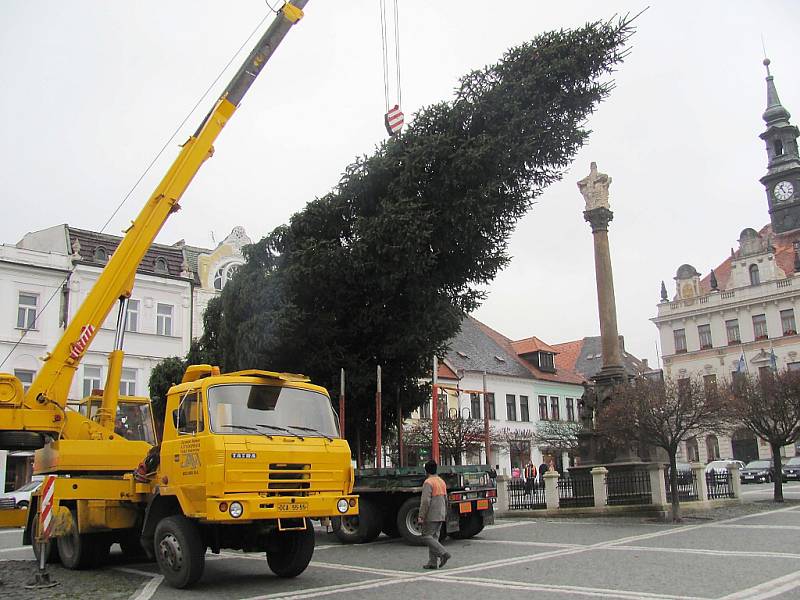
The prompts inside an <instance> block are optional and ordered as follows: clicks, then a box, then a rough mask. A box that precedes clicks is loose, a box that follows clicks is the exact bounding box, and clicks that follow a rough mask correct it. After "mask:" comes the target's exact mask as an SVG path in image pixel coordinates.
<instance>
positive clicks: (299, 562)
mask: <svg viewBox="0 0 800 600" xmlns="http://www.w3.org/2000/svg"><path fill="white" fill-rule="evenodd" d="M271 538H272V539H271V540H270V544H269V549H268V550H267V564H268V565H269V568H270V570H271V571H272V572H273V573H275V575H277V576H278V577H297V576H298V575H300V573H302V572H303V571H305V570H306V567H308V563H310V562H311V557H312V556H314V527H312V525H311V523H309V521H308V519H306V529H305V530H304V531H274V532H273V533H272V536H271Z"/></svg>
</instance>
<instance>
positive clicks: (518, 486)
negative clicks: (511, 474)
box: [507, 478, 547, 510]
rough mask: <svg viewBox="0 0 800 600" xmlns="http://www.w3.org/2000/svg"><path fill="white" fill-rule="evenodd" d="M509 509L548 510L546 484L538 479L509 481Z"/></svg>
mask: <svg viewBox="0 0 800 600" xmlns="http://www.w3.org/2000/svg"><path fill="white" fill-rule="evenodd" d="M507 489H508V509H509V510H536V509H540V508H547V502H546V501H545V496H544V483H540V482H539V481H538V480H536V479H530V480H528V481H525V480H524V479H519V478H516V479H510V480H509V481H508V487H507Z"/></svg>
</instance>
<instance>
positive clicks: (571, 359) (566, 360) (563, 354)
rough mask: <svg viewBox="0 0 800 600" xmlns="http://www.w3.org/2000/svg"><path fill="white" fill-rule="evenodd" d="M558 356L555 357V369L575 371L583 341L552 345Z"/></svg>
mask: <svg viewBox="0 0 800 600" xmlns="http://www.w3.org/2000/svg"><path fill="white" fill-rule="evenodd" d="M553 348H556V350H557V351H558V354H557V355H556V368H557V369H569V370H570V371H576V370H577V369H575V365H576V364H577V362H578V357H579V356H580V355H581V351H582V350H583V340H582V339H580V340H575V341H574V342H563V343H561V344H553Z"/></svg>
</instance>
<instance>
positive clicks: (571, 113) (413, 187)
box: [200, 18, 632, 444]
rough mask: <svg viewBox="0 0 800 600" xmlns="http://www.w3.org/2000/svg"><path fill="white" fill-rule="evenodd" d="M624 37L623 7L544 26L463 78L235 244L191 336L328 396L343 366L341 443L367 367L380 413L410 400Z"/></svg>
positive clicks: (588, 109)
mask: <svg viewBox="0 0 800 600" xmlns="http://www.w3.org/2000/svg"><path fill="white" fill-rule="evenodd" d="M631 32H632V28H631V25H630V22H629V20H627V19H625V18H623V19H615V20H613V21H609V22H595V23H590V24H587V25H586V26H584V27H581V28H579V29H575V30H561V31H553V32H549V33H545V34H542V35H539V36H538V37H536V38H535V39H534V40H532V41H531V42H529V43H525V44H522V45H521V46H518V47H515V48H512V49H510V50H508V51H507V52H506V54H505V56H503V58H502V59H501V60H500V61H499V62H498V63H497V64H494V65H490V66H487V67H484V68H483V69H480V70H476V71H473V72H471V73H469V74H467V75H466V76H464V77H463V78H462V79H461V81H460V84H459V85H458V87H457V89H456V90H455V97H454V99H453V100H452V101H450V102H441V103H439V104H435V105H432V106H429V107H427V108H424V109H422V110H420V111H419V112H418V113H417V114H416V115H415V116H414V118H413V119H412V120H411V124H410V125H408V126H407V127H406V129H405V131H404V132H403V134H402V135H401V136H399V137H396V138H391V139H389V140H388V141H386V142H385V143H383V144H381V145H380V147H379V148H377V150H376V151H375V153H374V154H373V155H371V156H365V157H363V158H360V159H358V160H356V161H355V162H354V163H353V164H351V165H350V166H349V167H347V169H346V171H345V173H344V175H343V176H342V179H341V181H340V183H339V185H338V186H337V187H336V189H335V190H333V191H332V192H330V193H329V194H327V195H325V196H324V197H322V198H317V199H316V200H314V201H313V202H310V203H309V204H308V205H307V206H306V207H305V209H304V210H302V211H301V212H299V213H297V214H295V215H294V216H293V217H292V218H291V221H290V223H289V224H288V225H285V226H281V227H278V228H277V229H275V230H274V231H273V232H272V233H270V234H269V235H268V236H267V237H265V238H264V239H262V240H261V241H260V242H258V243H256V244H253V245H252V246H250V247H248V248H246V249H245V254H246V258H247V262H246V264H245V265H244V266H243V267H242V268H241V269H240V271H239V272H238V274H237V275H236V277H235V278H234V279H233V280H232V281H230V282H229V283H228V285H227V286H226V287H225V289H224V291H223V293H222V295H221V297H220V298H219V299H218V300H216V301H215V302H213V303H212V304H211V305H210V307H209V310H210V311H212V314H213V316H214V318H213V319H207V320H206V326H207V327H208V326H209V325H211V328H210V329H207V331H206V333H205V336H204V338H203V339H202V340H201V343H200V347H202V348H203V350H204V351H205V352H209V353H211V354H213V355H216V356H218V357H221V360H222V363H223V364H222V367H223V368H224V369H226V370H233V369H240V368H264V369H270V370H285V371H293V372H303V373H306V374H308V375H310V376H311V377H312V379H313V381H315V382H317V383H319V384H321V385H325V386H327V387H328V388H329V389H330V390H331V392H332V394H334V395H336V394H338V388H339V369H340V368H342V367H343V368H345V369H346V371H347V386H346V387H347V396H348V407H349V408H348V423H349V424H350V425H349V431H348V438H350V439H351V441H352V440H353V439H355V437H354V436H355V434H354V429H355V428H358V429H361V430H362V431H363V432H369V433H364V434H363V435H362V436H361V438H362V439H363V441H364V442H365V444H366V443H369V440H370V439H371V438H372V434H371V431H372V430H371V427H372V425H371V423H373V422H374V421H373V419H374V408H373V407H374V394H375V366H376V365H377V364H380V365H382V367H383V375H384V381H383V390H384V397H385V398H386V399H387V400H385V404H386V405H387V412H386V414H385V415H384V423H391V422H392V418H393V417H394V415H393V414H392V412H393V411H394V406H395V402H394V399H395V398H396V397H397V396H396V394H398V393H399V396H400V398H401V402H402V404H403V410H404V412H406V411H408V410H411V409H412V408H413V407H415V406H417V405H418V403H419V402H420V401H421V399H422V398H423V395H424V394H425V393H426V391H425V390H424V389H423V388H422V387H421V386H420V383H419V381H420V379H422V378H425V377H428V376H429V375H430V370H431V360H432V357H433V356H434V355H442V353H443V352H444V350H445V345H446V343H447V341H448V340H449V339H451V338H452V337H453V336H454V335H455V334H456V333H457V332H458V329H459V326H460V322H461V319H462V317H463V315H464V314H465V313H468V312H470V311H472V310H474V309H475V308H476V307H477V306H478V305H479V303H480V301H481V300H482V297H483V296H482V294H481V292H480V291H479V289H478V288H479V286H481V285H482V284H485V283H487V282H489V281H491V280H492V279H493V278H494V277H495V275H496V274H497V272H498V271H499V270H500V269H501V268H503V267H504V266H505V265H506V264H507V263H508V261H509V256H508V254H507V244H508V237H509V235H510V234H511V233H512V231H513V230H514V227H515V225H516V223H517V220H518V219H519V218H520V217H521V216H522V215H524V214H525V212H526V211H527V210H528V209H529V208H530V206H531V202H532V200H533V199H534V198H535V197H537V196H538V195H539V194H541V193H542V190H543V189H544V188H545V187H546V186H547V185H549V184H550V183H552V182H554V181H557V180H558V179H559V177H560V176H561V174H562V172H563V170H564V169H565V167H567V166H568V165H569V163H570V161H571V159H572V158H573V156H574V155H575V153H576V152H577V150H578V149H579V148H580V147H581V145H582V144H583V143H584V142H585V140H586V138H587V136H588V134H589V130H588V129H587V128H586V121H587V118H588V116H589V115H590V114H591V113H592V111H593V110H594V109H595V108H596V106H597V104H598V103H599V102H600V101H601V100H603V99H604V98H606V96H607V95H608V94H609V92H610V90H611V89H612V87H613V83H612V81H611V79H610V73H611V72H612V71H613V69H614V67H615V65H617V64H618V63H620V62H621V61H622V59H623V58H624V56H625V54H626V52H627V50H626V42H627V40H628V38H629V36H630V34H631ZM551 226H553V227H557V226H558V224H557V223H553V224H551ZM200 354H202V353H200Z"/></svg>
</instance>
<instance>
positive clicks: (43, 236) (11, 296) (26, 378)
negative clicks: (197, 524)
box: [0, 225, 250, 489]
mask: <svg viewBox="0 0 800 600" xmlns="http://www.w3.org/2000/svg"><path fill="white" fill-rule="evenodd" d="M120 241H121V238H119V237H117V236H112V235H107V234H102V233H97V232H93V231H87V230H83V229H77V228H75V227H70V226H68V225H57V226H54V227H50V228H48V229H43V230H41V231H35V232H31V233H27V234H25V236H23V238H22V240H20V241H19V242H18V243H17V244H16V245H13V246H12V245H2V246H0V282H2V285H1V286H0V362H2V365H1V366H0V371H3V372H8V373H14V374H15V375H16V376H17V377H19V379H20V380H21V381H22V382H23V384H24V385H26V386H27V385H29V384H30V383H31V382H32V381H33V378H34V376H35V374H36V372H37V371H38V370H39V367H40V365H41V357H42V356H44V355H45V353H46V352H47V351H48V350H50V349H52V347H53V346H54V345H55V344H56V343H57V342H58V340H59V338H60V337H61V334H62V333H63V331H64V328H65V326H66V323H68V322H69V320H70V319H71V318H72V317H73V315H74V314H75V313H76V312H77V310H78V308H79V306H80V304H81V303H82V302H83V300H84V299H85V298H86V296H87V295H88V293H89V292H90V290H91V289H92V286H93V285H94V283H95V281H96V280H97V278H98V276H99V274H100V272H101V270H102V269H103V267H104V266H105V264H106V263H107V261H108V259H109V257H110V256H111V254H112V253H113V252H114V251H115V250H116V248H117V246H118V245H119V243H120ZM249 243H250V239H249V238H248V237H247V235H246V234H245V232H244V229H243V228H242V227H236V228H234V230H233V232H232V233H231V234H230V235H229V236H228V237H227V238H226V239H225V240H223V241H222V242H221V243H220V244H219V245H218V246H217V248H216V249H214V250H211V249H206V248H198V247H194V246H188V245H186V244H184V243H183V242H178V243H177V244H173V245H171V246H169V245H163V244H153V245H152V246H151V248H150V250H148V252H147V254H146V255H145V257H144V259H143V260H142V262H141V264H140V266H139V269H138V271H137V274H136V279H135V284H134V287H133V292H132V295H131V298H130V301H129V302H128V310H127V318H126V328H125V331H126V333H125V345H124V349H125V360H124V365H123V370H122V381H121V384H120V392H121V393H123V394H128V395H147V394H148V384H149V380H150V373H151V371H152V369H153V367H154V366H155V365H156V364H158V362H160V361H161V360H162V359H164V358H167V357H170V356H181V357H183V356H184V355H185V354H186V352H187V351H188V350H189V345H190V343H191V341H192V339H195V338H197V337H198V336H200V335H201V334H202V328H203V312H204V311H205V307H206V306H207V305H208V302H209V300H210V299H211V298H212V297H214V296H215V295H217V294H219V293H220V291H221V290H222V288H223V287H224V285H225V283H226V282H227V281H228V280H229V279H230V277H231V276H232V275H233V273H235V270H236V269H237V268H238V265H240V264H242V263H243V262H244V259H243V257H242V247H243V246H244V245H245V244H249ZM117 310H118V307H117V306H115V307H113V308H112V310H111V312H110V313H109V316H108V318H107V319H106V322H105V323H104V324H103V325H102V326H101V328H100V330H99V331H98V332H97V334H96V336H95V339H94V341H93V343H92V345H91V346H90V348H89V349H88V351H87V352H86V354H85V355H84V357H83V360H82V361H81V365H80V367H79V369H78V371H77V373H76V377H75V379H74V380H73V382H72V387H71V389H70V398H71V399H76V400H77V399H80V398H83V397H84V396H85V395H88V394H89V393H91V391H92V390H93V389H102V388H103V387H104V385H105V378H106V374H107V356H108V353H109V352H110V351H111V349H112V347H113V342H114V333H115V327H116V321H117ZM0 462H2V460H1V459H0ZM10 462H11V463H14V462H15V461H14V460H12V461H10ZM21 462H22V463H27V459H26V460H24V461H21ZM26 469H27V466H26V465H22V464H21V465H14V464H9V469H8V472H7V474H6V479H7V482H8V483H9V484H10V486H11V487H12V489H13V487H14V484H16V483H19V482H20V481H24V480H25V479H26V478H27V477H28V476H29V472H27V471H26ZM0 470H2V465H0Z"/></svg>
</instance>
